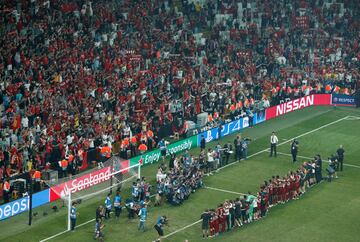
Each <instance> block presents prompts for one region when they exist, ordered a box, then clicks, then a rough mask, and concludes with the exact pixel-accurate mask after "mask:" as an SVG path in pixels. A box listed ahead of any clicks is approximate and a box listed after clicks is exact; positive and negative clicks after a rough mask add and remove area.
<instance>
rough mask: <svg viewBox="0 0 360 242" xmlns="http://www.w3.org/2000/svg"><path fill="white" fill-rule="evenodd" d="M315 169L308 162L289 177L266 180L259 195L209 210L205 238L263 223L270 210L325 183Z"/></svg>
mask: <svg viewBox="0 0 360 242" xmlns="http://www.w3.org/2000/svg"><path fill="white" fill-rule="evenodd" d="M316 158H317V159H318V160H319V159H320V157H318V156H317V157H316ZM320 160H321V159H320ZM316 164H317V163H315V165H316ZM314 169H315V167H314V161H309V162H304V163H303V164H302V166H301V167H300V168H299V169H298V170H297V171H296V172H292V171H290V172H289V173H288V174H287V175H286V176H285V177H282V178H281V177H280V176H273V177H272V179H270V180H269V181H265V182H264V183H263V184H262V185H261V186H260V191H259V192H258V193H257V194H256V196H255V195H252V194H251V193H250V192H249V193H248V194H246V195H243V196H241V197H239V198H236V199H235V200H227V201H225V202H224V203H222V204H219V205H218V207H217V208H216V209H207V210H205V212H204V213H203V214H202V215H201V219H202V231H203V238H207V237H209V236H210V237H213V236H217V235H219V234H221V233H224V232H225V231H229V230H231V229H233V228H234V227H241V226H243V225H244V224H247V223H251V222H252V221H255V220H259V219H261V218H263V217H265V216H266V214H267V212H268V210H269V208H271V207H273V206H275V205H277V204H283V203H285V202H288V201H290V200H294V199H299V197H300V196H301V195H302V194H304V193H305V192H306V189H307V188H308V187H311V186H312V185H315V184H316V183H319V182H320V181H321V179H322V178H321V176H315V175H314V174H315V173H314V171H313V170H314Z"/></svg>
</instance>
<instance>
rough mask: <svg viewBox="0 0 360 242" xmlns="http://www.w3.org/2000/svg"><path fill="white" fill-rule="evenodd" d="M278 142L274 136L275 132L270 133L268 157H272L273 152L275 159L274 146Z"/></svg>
mask: <svg viewBox="0 0 360 242" xmlns="http://www.w3.org/2000/svg"><path fill="white" fill-rule="evenodd" d="M278 142H279V140H278V137H277V136H276V135H275V132H272V134H271V137H270V157H272V155H273V152H274V156H275V157H276V145H277V143H278Z"/></svg>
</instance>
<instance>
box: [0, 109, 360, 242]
mask: <svg viewBox="0 0 360 242" xmlns="http://www.w3.org/2000/svg"><path fill="white" fill-rule="evenodd" d="M348 115H356V116H360V110H358V109H350V108H332V107H313V108H307V109H305V110H302V111H297V112H294V113H290V114H288V115H286V116H285V117H281V118H278V119H275V120H271V121H268V122H266V123H263V124H260V125H258V126H256V127H254V128H250V129H246V130H244V131H242V136H243V137H245V136H246V137H250V138H252V139H253V142H252V143H251V144H250V152H249V154H250V155H251V154H254V153H256V152H259V151H262V150H264V149H266V148H268V146H269V145H268V142H269V135H270V133H271V132H272V131H273V130H275V131H276V132H277V133H278V137H279V140H280V141H279V142H280V143H282V142H286V141H287V140H290V139H291V138H293V137H295V136H298V135H301V134H304V133H306V132H309V131H311V130H314V129H316V128H318V127H321V126H323V125H326V124H329V123H331V122H334V121H336V120H339V119H340V118H343V117H345V116H348ZM359 128H360V120H342V121H340V122H337V123H334V124H332V125H329V126H327V127H325V128H323V129H319V130H317V131H315V132H312V133H309V134H306V135H304V136H302V137H300V138H299V142H300V148H299V155H301V156H304V157H312V156H313V155H314V154H317V153H319V154H321V155H322V157H323V159H326V158H327V157H328V156H329V155H331V154H332V153H334V152H335V151H336V149H337V147H338V145H339V144H343V145H344V148H345V151H346V153H345V164H346V163H348V164H352V165H355V166H358V168H357V167H349V166H345V167H344V172H342V173H339V179H337V180H335V181H333V182H331V183H328V182H322V183H321V184H320V185H317V186H315V187H313V188H311V189H310V190H309V191H308V192H307V193H306V194H305V195H304V196H303V197H302V198H301V199H300V200H297V201H292V202H290V203H287V204H285V205H280V206H277V207H275V208H271V210H270V212H269V214H268V216H267V217H266V218H264V219H262V220H261V221H258V222H254V223H252V224H250V225H247V226H245V227H243V228H241V229H234V230H232V231H230V232H227V233H225V234H223V235H221V236H220V237H217V238H212V239H210V240H211V241H234V242H235V241H301V242H302V241H359V238H358V228H359V222H358V221H359V217H360V189H359V187H360V148H359V142H360V129H359ZM233 139H234V136H228V137H225V138H224V139H222V140H220V141H215V142H212V143H210V144H209V145H208V146H209V147H210V146H214V145H216V144H217V142H220V143H222V144H223V143H224V142H225V141H227V140H230V141H231V142H232V140H233ZM278 151H280V152H282V153H285V154H289V153H290V143H284V144H283V145H280V146H279V147H278ZM198 152H199V150H198V149H194V150H192V151H191V153H193V154H197V153H198ZM268 156H269V153H268V152H267V151H265V152H261V153H259V154H257V155H254V156H253V157H251V158H250V159H248V160H246V161H241V162H240V163H236V164H234V165H231V166H229V167H227V168H224V169H222V170H221V171H219V172H218V173H216V174H214V175H213V176H210V177H206V178H205V179H204V182H205V185H206V186H208V187H213V188H219V189H224V190H229V191H233V192H239V193H246V192H248V191H251V192H253V193H254V192H256V191H257V190H258V188H259V185H260V183H262V182H263V181H264V179H269V178H270V177H271V176H272V175H280V176H282V175H285V174H286V173H287V171H289V170H292V169H296V168H297V167H298V166H299V164H300V162H301V161H303V160H304V158H300V159H299V161H298V162H297V163H295V164H292V162H291V157H289V156H287V155H280V154H279V155H278V157H277V158H269V157H268ZM156 167H157V165H151V166H148V167H145V168H143V170H142V172H143V175H145V176H146V177H148V180H151V181H152V182H154V179H155V173H156ZM324 167H326V163H324ZM128 195H129V193H127V194H123V195H122V196H123V197H126V196H128ZM236 196H237V195H235V194H231V193H227V192H221V191H216V190H210V189H207V188H203V189H200V190H198V191H197V192H196V193H194V194H192V195H191V197H190V199H189V200H188V201H186V202H185V203H184V204H183V205H181V206H179V207H174V206H170V205H167V204H164V205H163V206H162V207H160V208H154V207H150V209H149V216H148V221H147V222H146V226H147V231H146V232H144V233H143V232H138V231H137V223H138V219H135V220H130V221H129V220H128V219H127V218H125V216H126V212H125V213H123V214H122V217H121V218H120V220H119V221H115V220H114V219H110V220H109V221H106V222H105V223H106V227H105V229H104V233H105V241H126V242H131V241H137V242H140V241H141V242H142V241H152V240H154V239H155V238H156V237H157V234H156V231H155V230H154V229H153V225H154V223H155V219H156V218H157V216H159V215H163V214H164V215H167V216H168V217H169V219H170V226H169V227H165V229H164V230H165V235H167V234H169V233H172V232H175V231H178V230H179V229H182V228H184V227H185V226H187V225H190V224H192V223H194V222H196V221H198V220H199V218H200V215H201V212H202V211H203V210H204V209H206V208H214V207H216V205H217V204H218V203H220V202H223V201H224V200H225V199H233V198H236ZM97 198H98V199H92V200H91V201H89V202H88V203H86V204H82V206H81V207H80V208H79V218H78V224H81V223H84V222H86V221H88V220H89V219H93V218H94V217H95V208H96V206H97V205H99V204H100V203H103V200H104V198H105V197H99V196H98V197H97ZM44 209H47V210H49V206H44V207H43V208H40V209H38V210H37V211H39V213H41V212H42V211H43V210H44ZM48 212H49V213H50V212H51V211H48ZM65 214H66V208H61V209H60V212H59V213H58V214H56V216H55V215H54V214H49V215H48V216H46V217H43V215H42V214H39V215H38V217H35V219H34V225H33V226H31V227H28V226H27V225H26V214H23V215H19V216H17V217H15V218H12V219H9V220H6V221H4V222H1V223H0V224H1V228H2V229H1V233H0V241H39V240H41V239H44V238H47V237H49V236H52V235H54V234H57V233H59V232H62V231H64V230H65V229H66V217H65V216H66V215H65ZM93 230H94V222H91V223H88V224H86V225H84V226H81V227H80V228H77V229H76V231H75V232H69V233H65V234H62V235H60V236H58V237H56V238H54V239H52V240H50V241H79V242H80V241H92V240H93V238H92V236H93ZM185 239H188V240H189V241H190V242H192V241H202V239H201V230H200V223H198V224H195V225H193V226H190V227H188V228H186V229H184V230H181V231H179V232H176V233H174V234H173V235H171V236H170V237H168V238H167V239H166V240H164V241H171V242H172V241H176V242H177V241H179V242H181V241H184V240H185Z"/></svg>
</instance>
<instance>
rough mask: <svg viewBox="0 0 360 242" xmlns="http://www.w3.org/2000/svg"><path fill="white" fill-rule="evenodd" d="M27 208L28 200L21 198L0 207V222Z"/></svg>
mask: <svg viewBox="0 0 360 242" xmlns="http://www.w3.org/2000/svg"><path fill="white" fill-rule="evenodd" d="M28 208H29V198H28V197H23V198H20V199H17V200H15V201H13V202H9V203H6V204H4V205H1V206H0V220H3V219H7V218H10V217H12V216H15V215H17V214H20V213H22V212H25V211H26V210H28Z"/></svg>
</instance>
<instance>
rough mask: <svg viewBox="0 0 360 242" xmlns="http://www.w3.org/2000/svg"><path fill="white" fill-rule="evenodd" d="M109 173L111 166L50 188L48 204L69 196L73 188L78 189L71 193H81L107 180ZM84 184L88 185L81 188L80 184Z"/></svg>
mask: <svg viewBox="0 0 360 242" xmlns="http://www.w3.org/2000/svg"><path fill="white" fill-rule="evenodd" d="M111 171H112V166H108V167H104V168H101V169H99V170H97V171H94V172H91V173H89V174H85V175H83V176H80V177H78V178H75V179H72V180H70V181H67V182H64V183H61V184H58V185H56V186H54V187H51V188H50V202H52V201H55V200H57V199H59V198H61V197H65V196H67V195H68V194H69V190H70V189H71V188H73V187H78V188H77V189H76V190H73V191H72V193H75V192H77V191H81V190H83V189H85V188H88V187H92V186H94V185H96V184H99V183H102V182H104V181H107V180H109V179H110V178H111V176H110V174H111ZM92 181H93V182H92ZM89 182H90V183H89ZM84 183H88V184H87V185H84V186H82V184H84Z"/></svg>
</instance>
